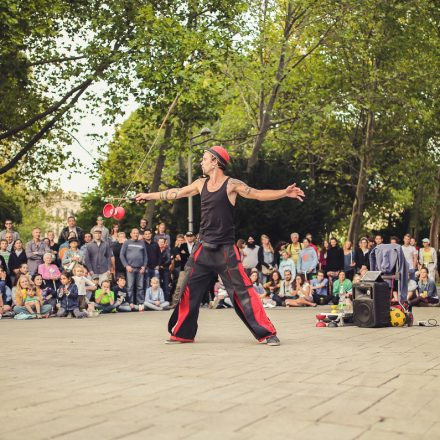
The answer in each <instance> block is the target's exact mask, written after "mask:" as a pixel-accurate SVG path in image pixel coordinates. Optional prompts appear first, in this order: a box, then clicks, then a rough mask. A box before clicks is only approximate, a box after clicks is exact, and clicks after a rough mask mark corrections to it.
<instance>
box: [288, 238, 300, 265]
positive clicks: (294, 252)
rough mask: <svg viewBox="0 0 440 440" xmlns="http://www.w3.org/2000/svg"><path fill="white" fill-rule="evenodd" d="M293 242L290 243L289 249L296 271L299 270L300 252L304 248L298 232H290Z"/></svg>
mask: <svg viewBox="0 0 440 440" xmlns="http://www.w3.org/2000/svg"><path fill="white" fill-rule="evenodd" d="M290 240H291V243H290V244H289V246H288V248H287V251H288V252H289V255H290V257H291V258H292V260H293V263H294V264H295V267H296V271H297V272H298V258H299V253H300V252H301V249H302V244H301V243H300V242H299V234H298V233H297V232H292V233H291V234H290Z"/></svg>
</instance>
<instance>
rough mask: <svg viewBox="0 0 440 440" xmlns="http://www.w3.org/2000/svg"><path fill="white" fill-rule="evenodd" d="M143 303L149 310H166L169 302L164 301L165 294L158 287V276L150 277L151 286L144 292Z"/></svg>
mask: <svg viewBox="0 0 440 440" xmlns="http://www.w3.org/2000/svg"><path fill="white" fill-rule="evenodd" d="M144 305H145V307H146V308H147V309H150V310H168V309H169V305H170V303H169V302H168V301H165V296H164V293H163V290H162V288H161V287H160V281H159V278H157V277H153V278H151V286H150V287H149V288H148V289H147V291H146V293H145V302H144Z"/></svg>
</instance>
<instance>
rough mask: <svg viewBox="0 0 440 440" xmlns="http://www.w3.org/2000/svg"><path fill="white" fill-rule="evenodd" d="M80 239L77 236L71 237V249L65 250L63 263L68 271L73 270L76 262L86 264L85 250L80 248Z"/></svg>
mask: <svg viewBox="0 0 440 440" xmlns="http://www.w3.org/2000/svg"><path fill="white" fill-rule="evenodd" d="M78 245H79V242H78V239H77V238H76V237H72V238H69V249H67V250H66V252H64V255H63V260H62V265H63V269H64V270H67V271H68V272H73V268H74V267H75V265H76V264H78V263H79V264H84V254H85V252H84V251H82V250H81V249H78Z"/></svg>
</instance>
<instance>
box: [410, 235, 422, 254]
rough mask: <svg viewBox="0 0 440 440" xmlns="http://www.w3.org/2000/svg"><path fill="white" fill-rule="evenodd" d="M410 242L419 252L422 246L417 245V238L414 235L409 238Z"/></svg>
mask: <svg viewBox="0 0 440 440" xmlns="http://www.w3.org/2000/svg"><path fill="white" fill-rule="evenodd" d="M409 244H410V245H411V246H414V247H415V248H416V250H417V252H418V251H419V249H420V247H419V246H418V245H417V240H416V239H415V238H414V237H411V239H410V240H409Z"/></svg>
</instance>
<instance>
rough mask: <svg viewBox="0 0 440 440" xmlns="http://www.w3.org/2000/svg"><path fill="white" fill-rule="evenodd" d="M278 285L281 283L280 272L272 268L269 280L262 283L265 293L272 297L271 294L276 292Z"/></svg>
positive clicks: (278, 288)
mask: <svg viewBox="0 0 440 440" xmlns="http://www.w3.org/2000/svg"><path fill="white" fill-rule="evenodd" d="M280 285H281V274H280V273H279V272H278V271H277V270H274V271H273V272H272V275H271V276H270V278H269V281H268V282H267V283H264V285H263V287H264V290H265V291H266V293H267V294H268V295H269V296H270V297H272V295H274V294H278V292H279V290H280Z"/></svg>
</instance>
